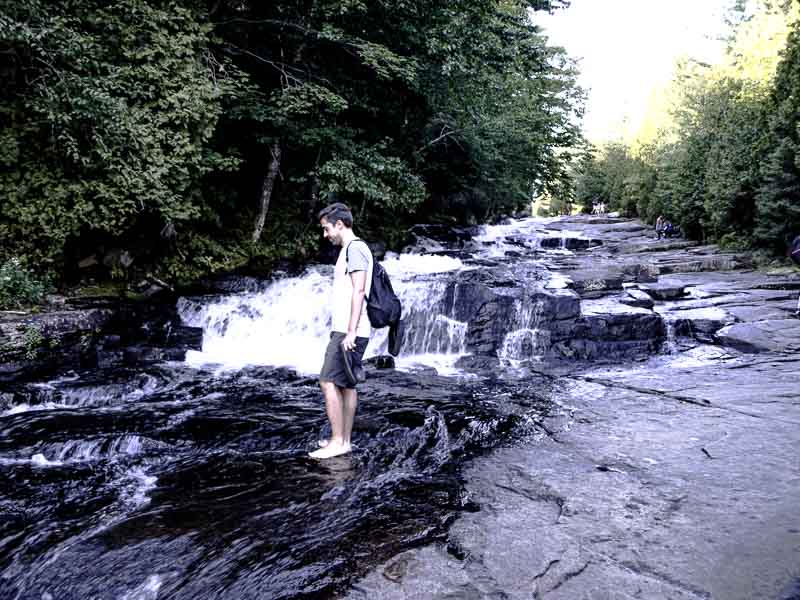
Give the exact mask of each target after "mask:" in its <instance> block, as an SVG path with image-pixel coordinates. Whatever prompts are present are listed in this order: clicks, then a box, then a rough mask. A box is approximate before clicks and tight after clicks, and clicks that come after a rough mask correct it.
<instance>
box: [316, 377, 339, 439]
mask: <svg viewBox="0 0 800 600" xmlns="http://www.w3.org/2000/svg"><path fill="white" fill-rule="evenodd" d="M319 386H320V387H321V388H322V395H323V396H324V397H325V412H326V413H327V414H328V421H330V422H331V439H330V441H332V442H336V443H339V444H341V443H342V442H343V441H344V430H343V426H344V423H343V420H342V414H343V413H342V391H341V390H340V389H339V388H338V387H337V386H336V384H335V383H333V382H332V381H321V382H320V384H319Z"/></svg>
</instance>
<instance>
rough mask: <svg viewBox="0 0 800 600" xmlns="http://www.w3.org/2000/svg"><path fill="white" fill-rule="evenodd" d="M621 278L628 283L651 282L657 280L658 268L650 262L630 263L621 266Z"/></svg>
mask: <svg viewBox="0 0 800 600" xmlns="http://www.w3.org/2000/svg"><path fill="white" fill-rule="evenodd" d="M621 269H622V275H623V279H624V280H625V281H626V282H628V283H630V282H636V283H652V282H655V281H657V280H658V273H659V271H658V268H656V267H655V266H653V265H650V264H641V263H632V264H627V265H623V266H622V267H621Z"/></svg>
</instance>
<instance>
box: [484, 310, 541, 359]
mask: <svg viewBox="0 0 800 600" xmlns="http://www.w3.org/2000/svg"><path fill="white" fill-rule="evenodd" d="M542 309H543V304H542V303H541V302H533V301H531V300H530V299H528V298H524V299H522V300H516V301H515V302H514V315H515V316H514V321H513V323H512V325H511V331H509V333H508V334H506V337H505V339H504V340H503V346H502V347H501V348H500V350H499V351H498V353H497V355H498V358H500V363H501V364H503V365H505V366H517V365H518V364H519V363H520V362H521V361H523V360H537V359H540V358H541V356H542V355H543V354H544V352H545V351H546V350H547V348H548V347H549V345H550V332H549V331H547V330H545V329H540V327H539V325H540V323H541V320H542V312H543V310H542Z"/></svg>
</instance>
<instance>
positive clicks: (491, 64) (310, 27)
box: [0, 0, 583, 281]
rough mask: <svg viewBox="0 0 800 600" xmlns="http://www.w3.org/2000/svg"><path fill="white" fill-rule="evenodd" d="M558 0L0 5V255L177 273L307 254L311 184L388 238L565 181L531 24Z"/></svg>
mask: <svg viewBox="0 0 800 600" xmlns="http://www.w3.org/2000/svg"><path fill="white" fill-rule="evenodd" d="M564 4H565V2H563V1H562V0H477V1H473V0H470V1H468V2H467V1H464V0H456V1H455V2H447V3H442V2H439V1H435V0H419V1H415V2H406V1H402V2H390V1H389V0H374V1H370V2H366V1H363V0H347V1H345V2H342V1H339V0H317V1H315V2H313V3H307V4H306V5H302V6H300V5H298V4H297V3H296V2H294V1H289V0H275V1H271V2H261V1H256V0H235V1H234V0H222V1H220V2H214V3H206V2H200V1H199V0H189V1H187V2H174V1H173V0H121V1H120V2H117V3H113V4H109V3H108V2H106V1H104V0H53V1H52V2H47V3H45V2H44V0H29V1H27V2H22V3H21V2H13V1H12V0H0V41H2V42H3V43H4V47H5V48H7V49H8V52H6V53H5V54H3V55H2V56H1V57H0V61H4V62H2V64H0V67H2V68H0V83H2V84H3V85H2V88H3V92H2V95H0V196H2V197H3V198H4V200H5V205H4V210H3V215H2V218H1V219H0V258H2V257H7V256H10V255H11V253H12V252H13V253H20V254H21V255H22V256H24V257H26V258H27V259H28V263H29V264H36V265H37V268H39V269H41V270H43V271H51V272H52V271H55V272H59V274H64V275H66V274H67V273H69V272H71V273H72V274H73V275H76V273H75V271H76V270H77V269H76V267H75V265H76V264H77V263H78V261H80V260H81V259H82V258H85V257H86V256H90V255H92V254H97V255H100V254H102V253H103V250H98V249H100V248H105V249H108V248H122V249H124V250H125V251H127V252H128V254H129V255H130V256H131V257H133V263H132V266H130V267H128V266H126V267H125V268H124V269H122V268H121V267H119V266H112V267H108V268H106V267H98V268H99V269H104V270H103V271H102V275H101V276H102V277H106V278H107V277H112V278H116V279H120V280H130V279H132V278H133V277H136V276H137V274H144V273H145V272H148V271H150V272H154V273H156V274H158V275H159V276H160V277H164V278H166V279H169V280H173V281H185V280H190V279H192V278H195V277H198V276H200V275H204V274H206V273H209V272H214V271H218V270H230V269H234V268H238V267H241V266H244V265H246V264H248V263H250V264H259V265H268V264H271V263H273V262H274V261H276V260H279V259H281V258H286V257H293V258H299V259H304V260H305V259H308V258H311V257H313V256H314V255H315V253H316V249H317V247H318V243H319V233H318V230H317V228H316V227H315V225H316V223H315V215H316V213H317V211H318V210H319V208H320V207H321V205H322V204H324V203H325V202H326V201H327V199H328V197H329V195H331V194H335V195H336V196H337V197H338V199H340V200H342V201H344V202H347V203H349V204H351V205H352V207H353V209H354V210H355V213H356V217H357V226H358V227H360V228H361V229H362V230H363V231H364V232H366V233H369V235H370V236H372V237H375V238H383V239H385V240H387V241H389V242H390V243H400V240H401V239H402V237H403V235H402V232H403V229H404V228H405V227H407V226H408V225H409V224H410V223H412V222H416V221H427V220H431V221H448V222H458V221H468V220H475V219H482V218H485V217H488V216H491V215H494V214H499V213H502V212H511V211H513V210H516V209H519V208H522V207H526V206H528V204H529V203H530V200H531V198H532V197H534V196H535V195H537V194H540V193H551V194H557V193H566V194H567V195H570V194H571V187H570V174H569V169H568V167H569V164H570V162H571V161H572V156H573V154H572V153H570V152H567V151H565V149H569V148H570V147H572V146H575V145H577V144H578V143H579V142H580V135H579V132H578V129H577V125H576V123H577V117H578V116H580V113H581V111H582V102H583V93H582V91H581V90H579V89H578V87H577V86H576V84H575V77H576V71H575V66H574V64H573V63H572V62H571V61H570V60H569V59H568V58H567V57H566V55H565V54H564V52H563V51H562V50H560V49H557V48H553V47H550V46H548V45H547V43H546V39H545V38H544V37H543V36H541V35H540V32H539V30H538V28H537V27H536V26H535V24H534V22H535V11H537V10H546V11H551V10H554V9H555V8H558V7H560V6H563V5H564ZM276 149H277V150H279V151H276ZM275 157H279V159H276V158H275ZM274 163H279V164H278V165H277V166H278V168H277V176H275V177H274V178H273V179H271V180H267V178H266V176H267V172H268V169H269V168H270V165H271V164H274ZM265 181H271V182H272V183H271V184H270V186H271V187H270V186H267V187H264V182H265ZM263 189H267V190H271V192H270V194H269V205H268V213H267V218H266V224H265V226H264V229H263V232H262V234H261V236H260V241H259V242H258V243H255V244H253V243H251V242H250V241H249V240H250V239H252V238H253V237H254V236H253V227H254V223H255V222H256V217H257V216H258V214H259V211H260V203H259V201H260V198H261V195H260V193H261V191H262V190H263ZM265 197H266V196H265ZM101 262H102V261H101Z"/></svg>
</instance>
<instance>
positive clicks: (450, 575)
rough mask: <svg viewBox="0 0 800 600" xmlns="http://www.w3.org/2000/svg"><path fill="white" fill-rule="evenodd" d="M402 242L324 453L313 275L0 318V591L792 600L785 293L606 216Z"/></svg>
mask: <svg viewBox="0 0 800 600" xmlns="http://www.w3.org/2000/svg"><path fill="white" fill-rule="evenodd" d="M412 234H413V239H412V240H411V243H410V244H409V247H408V248H407V249H406V252H405V253H404V254H403V255H401V256H399V257H390V258H387V261H386V265H387V268H389V270H390V271H391V273H392V277H393V281H395V283H396V285H397V287H398V288H402V295H403V298H404V302H405V305H406V313H405V314H406V317H407V319H408V325H409V328H408V339H407V342H406V346H405V348H404V352H403V354H401V356H400V357H399V359H398V364H397V367H398V368H397V370H393V369H392V368H385V367H386V366H387V363H386V361H384V360H383V359H381V358H379V356H380V354H382V352H383V348H384V347H385V339H384V338H385V334H383V335H384V337H381V334H379V335H378V336H376V338H375V340H374V342H371V347H372V350H371V352H372V354H374V355H376V356H375V358H374V359H373V360H372V361H371V362H370V365H369V368H368V381H367V382H366V384H365V385H364V386H363V390H362V394H361V397H362V402H361V406H360V409H359V417H358V420H357V423H356V431H355V432H354V434H355V444H356V446H357V449H356V452H355V453H354V454H353V455H352V456H351V457H346V458H344V459H336V460H333V461H330V462H329V463H325V464H317V463H315V462H314V461H311V460H310V459H308V457H307V452H308V450H309V449H312V448H314V447H315V444H316V440H317V438H318V436H320V435H324V433H325V430H324V427H325V426H324V422H325V419H324V414H323V412H322V409H321V407H320V400H319V391H318V388H317V387H316V383H315V379H314V376H313V374H311V370H309V371H307V372H305V371H304V369H305V367H304V365H305V364H307V363H311V364H313V365H314V368H316V366H317V363H318V360H319V356H321V354H320V353H319V352H317V350H315V349H314V348H315V344H319V343H321V344H322V345H323V346H322V347H323V348H324V343H325V334H326V333H327V319H326V313H325V312H324V305H325V303H324V301H323V300H322V298H324V297H325V289H326V288H325V286H326V285H329V279H330V273H329V271H326V267H313V268H311V269H310V270H309V271H308V272H307V273H305V274H303V275H302V277H295V276H288V275H287V276H286V277H283V278H281V277H278V278H275V279H274V280H272V281H269V282H263V281H258V280H243V281H235V280H230V281H228V282H227V283H225V286H224V289H214V290H206V291H205V292H204V293H202V294H196V295H192V296H187V297H185V298H182V299H181V300H180V301H179V302H177V304H176V302H174V301H172V302H167V303H149V304H128V303H123V304H119V303H107V302H104V301H91V302H83V303H80V302H73V303H72V304H67V305H65V306H63V307H62V308H61V309H60V310H58V311H52V312H48V313H45V314H39V315H7V316H6V317H4V318H3V319H0V363H1V364H2V368H1V369H0V381H2V383H1V384H0V411H2V412H0V434H2V435H0V479H1V480H2V481H0V489H2V490H5V492H2V491H0V597H2V598H5V597H9V598H14V599H18V600H22V599H25V600H27V599H29V598H31V599H32V598H36V599H37V600H38V599H39V598H43V597H52V598H59V599H60V600H65V599H66V600H69V599H71V598H87V597H97V598H103V599H105V598H125V599H128V600H133V599H134V598H137V599H138V598H146V599H147V600H164V599H167V598H169V599H179V598H180V599H183V598H187V599H188V598H195V597H204V598H214V599H216V598H220V599H222V598H231V597H235V598H265V597H269V598H307V597H350V598H553V599H559V598H564V599H573V598H587V599H595V598H601V599H602V598H721V599H728V598H733V599H737V598H742V599H745V598H774V599H776V600H789V599H791V598H797V597H798V593H800V590H798V587H797V582H798V581H800V510H798V509H797V507H798V506H800V460H798V457H797V447H798V442H800V408H799V407H798V404H800V403H799V402H798V399H797V398H798V395H797V392H796V390H797V389H798V383H800V382H799V381H798V380H799V379H800V378H798V376H797V372H798V366H799V365H798V362H799V361H798V360H796V358H795V356H796V354H797V349H798V344H800V320H798V319H796V318H794V315H793V313H794V311H795V308H796V302H797V294H798V292H799V291H800V277H798V275H796V274H795V273H793V272H791V271H790V270H788V269H785V270H782V271H776V272H773V273H769V272H763V271H757V270H754V268H753V264H752V261H751V260H750V257H749V256H748V255H746V254H737V253H728V252H722V251H720V250H719V249H717V248H715V247H713V246H701V245H698V244H696V243H693V242H689V241H686V240H679V239H671V240H660V241H659V240H656V239H655V236H654V234H653V232H652V230H650V229H649V228H647V227H645V226H643V225H642V224H640V223H638V222H634V221H629V220H624V219H616V218H598V217H575V218H561V219H549V220H538V219H529V220H523V221H509V222H508V223H507V224H504V225H499V226H495V227H490V228H484V229H480V230H477V229H472V230H460V229H451V228H446V227H441V226H419V227H417V228H415V229H414V230H413V231H412ZM408 264H413V266H414V270H413V272H411V271H409V270H404V269H405V268H406V267H404V265H408ZM228 284H230V285H228ZM303 303H305V304H303ZM284 311H285V312H284ZM314 311H316V312H314ZM298 313H299V314H300V315H301V316H302V319H299V318H298V317H297V315H298ZM265 340H266V341H269V340H273V343H271V344H270V343H266V344H265ZM274 340H279V341H280V343H275V342H274ZM293 340H295V341H296V342H297V343H296V344H295V345H294V346H293V345H292V344H293ZM273 351H274V352H273ZM271 352H272V353H271ZM368 352H369V351H368ZM318 355H319V356H318ZM184 359H186V361H185V362H184ZM254 359H255V360H258V361H260V363H259V364H260V365H261V366H255V365H253V364H251V363H250V362H248V361H253V360H254ZM216 361H220V362H219V363H218V362H216ZM224 361H228V362H227V364H221V363H222V362H224ZM281 361H283V362H281ZM278 364H284V365H294V366H293V367H292V368H291V369H287V368H275V365H278ZM265 365H273V366H265ZM437 371H438V373H437ZM4 594H5V596H4Z"/></svg>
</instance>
